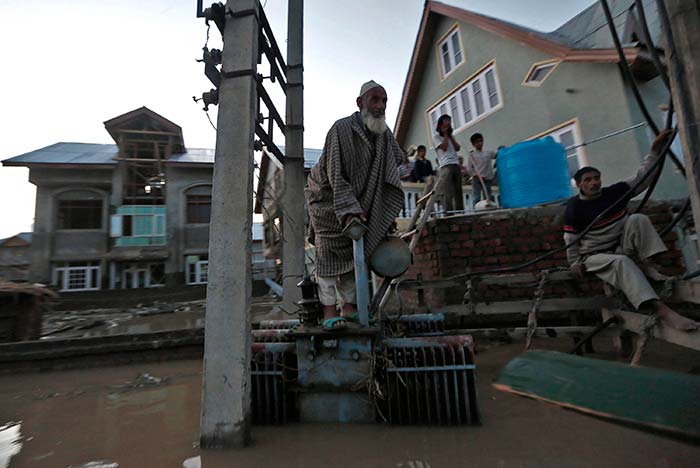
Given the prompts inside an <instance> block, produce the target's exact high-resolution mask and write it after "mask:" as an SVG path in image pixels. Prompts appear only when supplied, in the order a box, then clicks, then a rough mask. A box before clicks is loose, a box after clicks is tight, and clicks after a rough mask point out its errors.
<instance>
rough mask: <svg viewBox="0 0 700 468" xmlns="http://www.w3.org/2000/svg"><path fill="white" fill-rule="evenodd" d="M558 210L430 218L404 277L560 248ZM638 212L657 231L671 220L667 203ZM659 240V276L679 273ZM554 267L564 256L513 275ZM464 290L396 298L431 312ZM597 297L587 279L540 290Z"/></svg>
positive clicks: (521, 291)
mask: <svg viewBox="0 0 700 468" xmlns="http://www.w3.org/2000/svg"><path fill="white" fill-rule="evenodd" d="M633 206H634V205H633ZM563 212H564V207H562V206H557V207H539V208H523V209H515V210H509V211H501V212H484V213H481V214H475V215H464V216H454V217H449V218H438V219H433V220H431V221H430V222H429V223H427V224H426V226H425V227H424V228H423V233H422V237H421V240H420V242H419V243H418V245H417V246H416V249H415V251H414V259H413V265H412V266H411V268H410V269H409V271H408V272H407V273H406V277H407V278H416V277H419V276H420V277H422V278H423V279H436V278H445V277H449V276H452V275H457V274H460V273H464V272H465V271H467V270H468V269H469V270H471V271H477V272H478V271H488V270H490V269H493V268H498V267H507V266H515V265H518V264H522V263H524V262H526V261H529V260H531V259H533V258H536V257H538V256H539V255H542V254H544V253H546V252H548V251H550V250H552V249H556V248H558V247H561V246H563V245H564V242H563V236H562V220H563ZM643 213H644V214H646V215H648V216H649V217H650V219H651V221H652V222H653V223H654V225H655V226H656V227H657V230H661V229H662V228H663V227H664V226H666V225H667V224H668V223H669V222H670V221H671V219H672V213H671V205H670V204H667V203H654V204H651V203H650V204H648V205H647V207H646V208H645V209H644V210H643ZM664 241H665V242H666V245H667V246H668V247H669V251H668V252H666V253H664V254H661V255H660V256H658V257H657V261H658V263H659V264H660V265H661V266H662V267H663V272H664V273H666V274H669V275H676V274H680V273H683V272H684V271H685V268H684V266H683V261H682V256H681V252H680V251H679V250H678V248H677V246H676V242H675V241H676V235H675V234H674V233H669V234H667V235H666V237H665V238H664ZM555 267H568V263H567V261H566V253H565V252H563V251H562V252H559V253H557V254H555V255H553V256H551V257H549V258H547V259H545V260H541V261H539V262H537V263H536V264H534V265H531V266H530V267H528V268H526V269H522V270H518V271H517V272H524V271H539V270H541V269H549V268H555ZM517 272H514V273H517ZM465 290H466V287H465V286H461V287H455V288H449V289H440V290H426V291H425V292H424V293H423V297H419V293H417V292H408V291H404V292H402V293H401V297H402V300H403V301H404V303H405V304H407V305H408V306H409V308H411V309H424V308H425V307H426V306H427V307H428V308H430V309H432V308H437V307H441V306H444V305H446V304H458V303H461V302H462V298H463V296H464V292H465ZM533 291H534V288H523V287H495V286H491V287H485V286H484V287H481V289H480V291H479V295H480V296H481V297H483V298H484V299H487V300H488V299H493V300H510V299H525V298H529V299H530V298H532V294H533ZM597 293H602V283H601V282H600V281H599V280H597V278H595V277H593V276H592V275H590V277H588V278H586V279H584V280H582V281H576V282H575V284H571V283H570V284H567V285H562V284H555V285H553V286H548V287H547V288H546V289H545V295H546V297H562V296H571V295H572V294H573V295H581V296H583V295H590V294H597Z"/></svg>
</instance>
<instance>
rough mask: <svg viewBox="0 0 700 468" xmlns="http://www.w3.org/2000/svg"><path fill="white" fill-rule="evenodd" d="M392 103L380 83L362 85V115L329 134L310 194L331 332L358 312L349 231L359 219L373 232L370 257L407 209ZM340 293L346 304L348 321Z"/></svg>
mask: <svg viewBox="0 0 700 468" xmlns="http://www.w3.org/2000/svg"><path fill="white" fill-rule="evenodd" d="M386 101H387V96H386V91H385V90H384V88H383V87H382V86H380V85H379V84H377V83H375V82H374V81H368V82H367V83H365V84H363V85H362V88H361V89H360V95H359V97H358V98H357V100H356V103H357V107H358V108H359V112H355V113H354V114H352V115H350V116H349V117H345V118H343V119H340V120H338V121H337V122H335V123H334V124H333V126H332V127H331V129H330V130H329V131H328V135H327V136H326V143H325V145H324V147H323V153H322V154H321V158H320V159H319V161H318V163H317V164H316V165H315V166H314V167H313V169H311V173H310V174H309V177H308V181H307V187H306V189H305V190H304V195H305V196H306V201H307V203H308V206H309V217H310V221H311V236H310V237H311V239H312V241H313V242H314V245H315V246H316V277H317V280H318V287H319V298H320V300H321V304H322V305H323V317H324V322H323V326H324V328H326V329H340V328H344V327H345V326H346V325H347V323H346V320H345V318H344V317H347V316H349V315H350V314H353V313H354V312H355V309H356V306H355V303H356V299H355V280H354V265H353V246H352V240H350V239H349V238H347V237H346V236H344V235H343V233H342V231H343V228H344V227H345V226H347V225H348V224H350V223H351V222H352V220H353V219H354V218H359V219H360V220H361V221H362V222H363V223H364V224H365V225H366V226H367V227H368V230H367V233H366V234H365V242H364V244H365V255H366V256H369V255H370V254H371V253H372V252H373V251H374V249H375V248H376V247H377V245H378V244H379V242H380V241H381V240H382V239H383V238H384V237H385V236H386V234H387V233H388V232H389V229H390V228H391V227H392V225H393V223H394V220H395V219H396V216H397V215H398V214H399V212H400V211H401V208H402V207H403V200H404V198H403V191H402V189H401V181H400V179H399V171H398V166H399V165H400V164H401V163H402V161H403V152H402V151H401V148H400V147H399V145H398V143H397V142H396V140H395V139H394V135H393V134H392V133H391V131H390V130H389V128H388V127H387V125H386V121H385V115H384V112H385V110H386ZM336 292H337V293H338V295H339V296H340V298H341V299H342V316H338V311H337V308H336Z"/></svg>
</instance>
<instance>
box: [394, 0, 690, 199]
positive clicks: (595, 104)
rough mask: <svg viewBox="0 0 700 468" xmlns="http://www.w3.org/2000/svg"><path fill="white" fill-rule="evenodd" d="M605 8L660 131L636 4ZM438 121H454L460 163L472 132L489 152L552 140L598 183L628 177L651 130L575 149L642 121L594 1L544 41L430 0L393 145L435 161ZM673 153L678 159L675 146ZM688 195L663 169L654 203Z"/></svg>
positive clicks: (650, 9) (661, 110)
mask: <svg viewBox="0 0 700 468" xmlns="http://www.w3.org/2000/svg"><path fill="white" fill-rule="evenodd" d="M644 4H645V6H646V16H647V19H648V22H649V24H650V28H651V33H652V36H653V39H654V42H655V44H660V43H661V42H660V38H659V36H660V31H659V25H658V20H657V12H656V6H655V2H650V1H645V2H644ZM610 5H611V8H612V10H613V11H612V13H613V16H614V17H615V24H616V25H617V30H618V33H619V35H620V38H621V40H622V43H623V47H624V52H625V56H626V58H627V61H628V63H629V65H630V67H631V70H632V73H633V74H634V76H635V80H636V81H637V83H638V84H639V87H640V90H641V93H642V95H643V97H644V100H645V102H646V105H647V107H648V108H649V110H650V112H651V113H652V114H653V116H654V117H655V119H656V123H657V125H659V126H660V127H663V125H664V121H665V117H666V111H667V108H668V102H669V94H668V91H667V90H666V89H665V87H664V85H663V83H662V81H661V79H660V78H659V77H658V74H657V72H656V69H655V68H654V66H653V63H652V62H651V60H650V55H649V51H648V50H646V49H645V47H644V46H643V45H642V43H641V42H640V38H641V37H643V36H642V33H641V30H640V23H639V21H638V18H637V15H636V12H635V10H634V8H633V7H634V1H633V0H613V1H611V2H610ZM660 53H662V54H663V51H662V50H660ZM441 114H449V115H451V116H452V120H453V127H454V129H455V137H456V139H457V140H458V142H459V143H460V144H461V145H462V150H461V153H462V156H464V157H466V156H467V153H468V151H469V150H470V148H471V145H470V143H469V137H470V136H471V135H472V134H473V133H476V132H479V133H482V134H483V135H484V137H485V142H486V147H487V148H490V149H494V150H495V149H496V148H497V147H499V146H501V145H504V146H510V145H512V144H514V143H517V142H520V141H524V140H529V139H533V138H539V137H544V136H548V135H549V136H552V137H553V138H554V139H555V140H557V141H559V142H560V143H562V144H563V145H564V146H565V147H567V148H569V147H574V148H570V149H569V150H568V151H567V158H568V162H569V167H570V170H571V171H574V170H575V169H577V168H578V167H581V166H584V165H592V166H596V167H598V168H599V169H601V170H602V172H603V179H604V183H614V182H617V181H619V180H622V179H625V178H628V177H630V176H632V175H633V174H634V173H635V171H636V170H637V168H638V167H639V163H640V162H641V160H642V158H643V157H644V156H645V155H646V153H647V152H648V150H649V146H650V143H651V141H652V139H653V135H652V133H651V131H650V129H649V128H648V127H646V126H640V127H638V128H635V129H631V130H628V131H626V132H624V133H621V134H619V135H617V136H615V137H610V138H607V139H605V140H602V141H600V142H598V143H592V144H590V145H586V146H578V147H577V145H581V144H582V143H585V142H588V141H590V140H593V139H597V138H599V137H601V136H605V135H608V134H610V133H613V132H616V131H618V130H622V129H626V128H629V127H632V126H634V125H636V124H638V123H640V122H644V117H643V116H642V113H641V112H640V110H639V107H638V105H637V103H636V101H635V100H634V97H633V95H632V91H631V89H630V85H629V84H628V83H627V82H626V81H625V80H624V79H623V76H622V73H621V69H620V66H619V59H618V54H617V51H616V50H615V49H614V48H613V41H612V36H611V33H610V30H609V29H608V26H607V23H606V21H605V17H604V15H603V12H602V9H601V6H600V4H599V3H595V4H594V5H592V6H591V7H589V8H587V9H586V10H584V11H582V12H581V13H579V14H578V15H576V16H575V17H573V18H572V19H570V20H569V21H567V22H566V23H565V24H563V25H562V26H561V27H559V28H558V29H556V30H555V31H552V32H549V33H543V32H539V31H534V30H531V29H528V28H526V27H523V26H519V25H517V24H513V23H509V22H506V21H503V20H500V19H497V18H491V17H488V16H484V15H481V14H477V13H474V12H471V11H468V10H464V9H461V8H458V7H454V6H450V5H446V4H443V3H439V2H434V1H427V2H426V3H425V7H424V10H423V17H422V20H421V23H420V29H419V31H418V35H417V37H416V42H415V46H414V49H413V55H412V58H411V62H410V68H409V70H408V74H407V76H406V82H405V85H404V90H403V94H402V99H401V104H400V107H399V113H398V118H397V121H396V126H395V129H394V134H395V135H396V138H397V140H398V142H399V144H400V145H401V146H402V147H403V148H405V149H408V148H410V147H411V146H418V145H421V144H422V145H425V146H426V147H428V157H429V158H430V159H432V160H433V161H434V160H435V152H434V149H432V146H433V144H432V134H433V131H434V128H435V123H436V120H437V118H438V117H439V116H440V115H441ZM674 150H675V152H676V154H678V155H679V156H680V157H681V159H682V156H681V155H682V152H681V149H680V145H679V144H676V145H675V146H674ZM684 196H687V189H686V184H685V182H684V181H683V179H682V177H681V176H680V174H679V172H678V171H677V170H676V168H675V167H674V166H673V165H672V164H671V163H670V162H669V161H667V163H666V167H665V168H664V173H663V175H662V177H661V180H660V182H659V185H658V187H657V189H656V191H655V192H654V197H655V198H660V199H672V198H680V197H684Z"/></svg>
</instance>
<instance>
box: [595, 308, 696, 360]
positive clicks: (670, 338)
mask: <svg viewBox="0 0 700 468" xmlns="http://www.w3.org/2000/svg"><path fill="white" fill-rule="evenodd" d="M609 313H610V314H612V315H616V316H618V317H620V318H622V320H623V323H622V325H621V327H622V328H623V329H625V330H629V331H631V332H633V333H637V334H641V333H642V332H643V330H644V323H645V322H646V320H647V317H648V316H647V315H644V314H640V313H637V312H627V311H624V310H611V311H609ZM652 336H653V337H654V338H656V339H658V340H664V341H667V342H669V343H673V344H677V345H679V346H684V347H686V348H690V349H695V350H697V351H700V332H697V331H695V332H684V331H680V330H676V329H674V328H669V327H665V326H663V324H662V325H659V326H656V327H654V330H653V332H652Z"/></svg>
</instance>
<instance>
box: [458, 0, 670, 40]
mask: <svg viewBox="0 0 700 468" xmlns="http://www.w3.org/2000/svg"><path fill="white" fill-rule="evenodd" d="M444 3H446V4H448V5H451V6H455V7H458V8H462V9H467V10H468V9H469V8H470V6H471V4H470V3H469V2H465V1H456V0H448V1H445V2H444ZM608 3H609V4H610V11H611V12H612V15H613V17H614V18H615V26H616V27H617V31H618V34H619V35H620V39H621V40H622V42H623V44H624V45H632V44H631V41H630V37H629V35H630V32H631V31H630V28H631V27H632V26H633V24H632V22H633V20H632V18H633V17H632V16H630V14H629V11H630V9H631V8H632V7H633V6H634V0H608ZM643 3H644V12H645V13H646V16H647V21H648V22H649V30H650V32H651V36H652V40H653V41H654V43H655V44H657V45H659V46H660V45H661V43H660V41H661V29H660V25H659V20H658V15H657V10H656V1H655V0H644V2H643ZM478 14H479V15H481V16H483V17H486V18H491V19H493V20H496V21H499V22H501V23H503V24H507V25H508V26H510V27H513V28H516V29H520V30H521V31H525V32H527V33H529V34H532V35H535V36H539V37H541V38H543V39H548V40H550V41H554V42H558V43H560V44H563V45H566V46H568V47H571V48H574V49H608V48H612V47H614V44H613V41H612V37H611V36H610V30H609V29H608V24H607V21H606V19H605V14H604V13H603V8H602V7H601V6H600V2H594V3H592V5H591V6H589V7H588V8H586V9H585V10H583V11H581V12H580V13H578V14H577V15H576V16H574V17H573V18H571V19H570V20H569V21H567V22H566V23H564V24H563V25H561V26H560V27H559V28H557V29H556V30H554V31H551V32H542V31H537V30H535V29H531V28H528V27H526V26H522V25H519V24H515V23H512V22H510V21H504V20H502V19H500V18H495V17H492V16H488V15H482V14H481V13H478Z"/></svg>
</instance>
